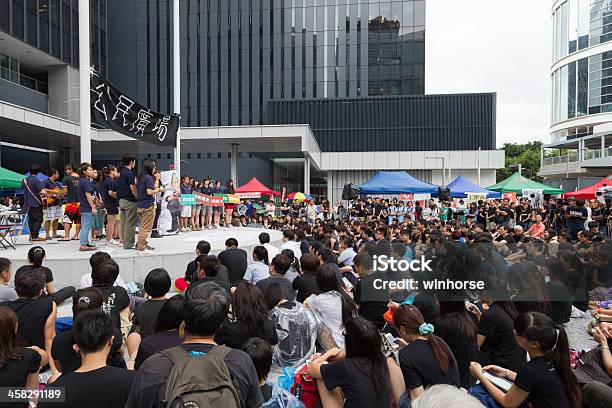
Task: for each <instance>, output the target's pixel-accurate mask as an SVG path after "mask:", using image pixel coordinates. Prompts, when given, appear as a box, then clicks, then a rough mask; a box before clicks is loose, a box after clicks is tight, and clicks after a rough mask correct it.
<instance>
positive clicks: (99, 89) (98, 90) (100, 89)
mask: <svg viewBox="0 0 612 408" xmlns="http://www.w3.org/2000/svg"><path fill="white" fill-rule="evenodd" d="M104 91H105V86H104V84H100V85H98V86H96V87H95V88H94V89H92V90H91V92H93V93H94V94H96V95H98V97H97V98H96V101H95V102H94V109H95V110H97V111H98V112H100V113H101V114H103V115H104V120H108V116H106V105H104V101H102V94H103V93H104Z"/></svg>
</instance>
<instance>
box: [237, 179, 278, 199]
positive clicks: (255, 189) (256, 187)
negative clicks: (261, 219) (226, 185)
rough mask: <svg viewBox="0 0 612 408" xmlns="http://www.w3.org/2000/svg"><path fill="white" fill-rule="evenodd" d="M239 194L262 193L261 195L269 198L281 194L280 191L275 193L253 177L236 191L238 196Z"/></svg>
mask: <svg viewBox="0 0 612 408" xmlns="http://www.w3.org/2000/svg"><path fill="white" fill-rule="evenodd" d="M238 193H260V194H261V195H267V196H278V195H280V193H279V192H278V191H274V190H272V189H269V188H268V187H266V186H264V185H263V184H261V182H260V181H259V180H257V178H255V177H253V178H252V179H251V180H249V181H248V183H246V184H243V185H241V186H240V187H238V188H237V189H236V194H238Z"/></svg>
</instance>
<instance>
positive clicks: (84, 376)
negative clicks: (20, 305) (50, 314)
mask: <svg viewBox="0 0 612 408" xmlns="http://www.w3.org/2000/svg"><path fill="white" fill-rule="evenodd" d="M72 332H73V337H74V340H75V342H76V347H77V349H78V350H79V353H80V354H81V360H82V363H81V366H80V367H79V368H78V369H77V370H76V371H74V372H72V373H69V374H63V375H61V376H60V377H59V378H58V379H57V380H56V381H54V382H53V383H52V384H51V385H50V386H48V387H47V389H49V390H53V389H55V388H59V387H63V388H64V390H65V393H64V394H65V396H66V401H65V402H64V403H63V404H62V406H63V407H66V408H72V407H75V408H76V407H83V406H87V407H92V408H98V407H100V408H102V407H104V408H123V407H124V406H125V403H126V401H127V398H128V395H129V392H130V388H131V387H132V382H133V380H134V372H133V371H128V370H126V369H125V368H116V367H109V366H107V365H106V361H107V358H108V354H109V353H110V350H111V347H112V344H113V333H114V328H113V321H112V320H111V318H110V317H109V316H108V315H107V314H106V313H104V312H103V311H102V310H90V311H86V312H83V313H81V314H79V316H77V318H76V319H75V321H74V325H73V327H72ZM40 406H42V407H46V406H49V407H53V406H55V404H52V403H50V404H49V405H47V404H40V405H39V407H40Z"/></svg>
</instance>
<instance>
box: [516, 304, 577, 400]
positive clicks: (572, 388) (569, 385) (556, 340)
mask: <svg viewBox="0 0 612 408" xmlns="http://www.w3.org/2000/svg"><path fill="white" fill-rule="evenodd" d="M514 330H515V331H516V335H517V336H521V337H524V338H526V339H527V340H531V341H537V342H539V343H540V349H541V351H542V352H543V353H544V354H545V356H546V358H547V359H548V360H549V361H550V362H551V363H552V365H553V366H554V367H555V369H556V370H557V372H558V373H559V377H560V378H561V382H562V383H563V389H564V390H565V394H566V396H567V398H568V400H569V402H570V404H571V406H572V408H579V407H580V406H581V401H580V398H581V394H580V388H579V387H578V382H577V380H576V377H575V376H574V373H573V372H572V369H571V363H570V351H569V341H568V339H567V333H566V332H565V329H563V326H558V325H556V324H555V322H553V321H552V319H551V318H550V317H548V316H546V315H545V314H543V313H539V312H528V313H524V314H522V315H520V316H519V317H518V318H517V319H516V320H515V321H514Z"/></svg>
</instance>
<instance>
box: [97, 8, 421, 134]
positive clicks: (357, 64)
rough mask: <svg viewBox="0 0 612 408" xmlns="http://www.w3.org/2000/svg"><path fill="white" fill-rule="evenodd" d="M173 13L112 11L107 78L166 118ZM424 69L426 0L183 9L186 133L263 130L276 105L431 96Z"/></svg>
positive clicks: (182, 58) (166, 10)
mask: <svg viewBox="0 0 612 408" xmlns="http://www.w3.org/2000/svg"><path fill="white" fill-rule="evenodd" d="M171 7H172V2H171V1H168V0H159V1H146V0H135V1H129V2H127V1H112V0H111V1H109V4H108V14H109V31H108V32H109V43H110V46H109V50H108V53H109V65H110V68H109V79H110V80H111V81H112V82H114V83H115V84H116V85H117V86H119V87H120V88H122V89H124V90H125V91H126V92H128V93H131V94H133V95H137V96H138V99H139V100H140V101H141V102H142V103H143V104H146V105H148V106H151V107H152V108H154V109H157V110H159V111H163V112H167V111H171V110H172V104H171V97H172V95H171V94H172V93H171V89H170V88H171V83H172V80H171V79H172V61H171V53H172V46H171V44H172V42H171V41H172V39H171ZM130 39H132V40H133V41H130ZM126 40H127V41H126ZM424 64H425V1H424V0H399V1H398V0H395V1H387V0H186V1H181V70H182V72H181V82H182V88H181V112H182V114H183V119H182V123H183V125H186V126H224V125H252V124H262V123H264V108H265V106H266V103H267V102H268V101H277V100H300V99H316V98H346V97H367V96H380V95H410V94H423V93H424V77H425V66H424Z"/></svg>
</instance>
